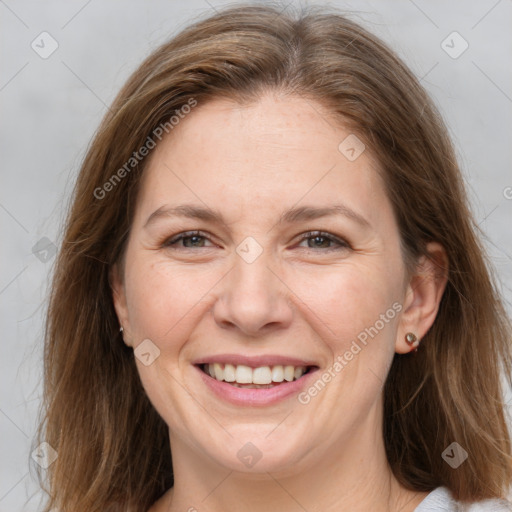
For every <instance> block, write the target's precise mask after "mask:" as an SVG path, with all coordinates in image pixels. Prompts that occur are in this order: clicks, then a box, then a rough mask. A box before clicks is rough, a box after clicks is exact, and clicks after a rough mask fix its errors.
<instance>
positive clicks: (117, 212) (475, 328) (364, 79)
mask: <svg viewBox="0 0 512 512" xmlns="http://www.w3.org/2000/svg"><path fill="white" fill-rule="evenodd" d="M268 91H275V92H279V93H282V94H289V95H296V96H299V97H302V98H305V99H307V100H312V101H315V102H317V104H319V105H321V106H323V107H325V108H326V109H327V111H328V112H329V113H332V114H333V116H335V117H336V118H337V119H338V120H339V122H340V123H341V125H343V126H345V127H348V128H349V129H350V130H352V132H353V133H356V134H357V136H358V137H359V138H360V139H361V140H362V141H363V142H364V143H365V144H366V146H367V148H369V150H370V151H371V152H372V153H373V154H374V155H376V157H377V160H378V162H379V164H380V166H379V167H380V168H379V172H380V173H382V176H383V177H384V186H385V192H386V194H387V196H388V198H389V200H390V202H391V204H392V206H393V210H394V214H395V216H396V220H397V224H398V228H399V231H400V237H401V243H402V249H403V253H404V262H405V264H406V268H412V265H413V264H414V263H415V262H417V261H418V258H420V257H421V256H423V255H426V256H428V253H427V249H426V244H427V243H428V242H430V241H436V242H438V243H440V244H441V245H442V246H443V247H444V248H445V250H446V254H447V258H448V261H449V268H448V271H447V273H448V280H447V284H446V288H445V291H444V294H443V296H442V299H441V302H440V305H439V311H438V314H437V317H436V319H435V321H434V323H433V325H432V327H431V328H430V329H429V331H428V332H427V334H426V335H425V337H424V338H423V340H422V343H421V346H420V348H419V350H418V352H417V353H416V354H415V355H414V356H408V355H400V354H395V356H394V359H393V361H392V365H391V368H390V371H389V374H388V378H387V381H386V383H385V387H384V390H383V393H384V418H383V426H382V428H383V436H384V443H385V449H386V453H387V458H388V461H389V464H390V467H391V469H392V471H393V474H394V476H395V477H396V478H397V480H398V481H399V482H400V483H401V484H402V485H403V486H405V487H406V488H408V489H411V490H415V491H421V492H426V491H431V490H433V489H435V488H436V487H438V486H441V485H444V486H446V487H448V488H449V489H450V490H451V492H452V493H453V495H454V496H455V498H456V499H459V500H461V501H468V502H472V501H477V500H480V499H485V498H498V497H504V496H505V495H506V492H508V489H509V487H510V485H511V483H512V454H511V439H510V432H509V430H508V428H507V420H506V414H505V407H504V403H503V389H502V385H501V384H500V379H499V374H500V372H504V373H505V374H506V376H507V382H508V381H510V380H512V378H511V377H510V376H511V375H512V349H511V339H512V336H511V324H510V320H509V318H508V317H507V314H506V311H505V309H504V306H503V302H502V299H501V297H500V294H499V291H498V288H497V285H496V280H495V277H494V271H493V269H492V266H491V264H490V261H489V259H488V256H486V252H485V249H484V246H483V244H482V242H481V241H480V239H481V235H482V233H481V232H480V231H479V228H478V226H477V225H476V222H475V221H474V218H473V216H472V213H471V210H470V207H469V204H468V198H467V194H466V191H465V187H464V183H463V180H462V177H461V172H460V169H459V167H458V164H457V161H456V157H455V153H454V149H453V146H452V143H451V141H450V138H449V136H448V132H447V129H446V127H445V124H444V123H443V121H442V119H441V116H440V114H439V112H438V110H437V109H436V107H435V105H434V103H433V102H432V100H431V99H430V98H429V97H428V95H427V93H426V92H425V90H424V89H423V88H422V86H421V85H420V83H419V81H418V80H417V78H416V77H415V76H414V75H413V74H412V72H411V71H410V70H409V69H408V68H407V67H406V66H405V65H404V64H403V63H402V61H401V60H400V59H399V58H398V57H397V56H396V54H395V53H394V52H393V51H392V50H390V49H389V48H388V47H387V46H386V45H385V44H384V43H383V42H382V41H380V40H379V39H378V38H377V37H375V36H373V35H372V34H370V33H369V32H367V31H366V30H365V29H363V28H362V27H361V26H359V25H358V24H356V23H354V22H353V21H351V20H350V19H348V18H346V17H345V16H343V15H342V14H340V12H338V11H335V10H334V9H330V8H327V7H324V8H318V7H317V8H311V7H309V8H307V9H302V10H301V12H300V13H299V14H296V13H292V14H290V13H289V12H287V11H281V9H279V8H278V7H277V6H271V5H265V6H263V5H254V4H238V5H236V6H231V7H229V8H227V9H226V8H224V9H223V10H221V11H219V12H217V13H216V14H214V15H213V16H210V17H208V18H204V19H199V20H195V21H194V23H193V24H191V25H189V26H188V27H186V28H185V29H183V30H182V31H181V32H180V33H178V34H177V35H176V36H174V37H173V38H172V39H171V40H170V41H168V42H166V43H165V44H163V45H162V46H160V47H159V48H158V49H156V50H155V51H154V52H153V53H152V54H151V55H150V56H149V57H147V58H146V60H145V61H144V62H143V63H142V64H141V65H140V67H139V68H138V69H137V70H136V71H135V72H134V73H133V74H132V75H131V77H130V78H129V79H128V81H127V83H126V84H125V85H124V86H123V88H122V89H121V91H120V92H119V94H118V95H117V97H116V98H115V100H114V102H113V104H112V106H111V107H110V109H109V111H108V112H107V114H106V115H105V117H104V119H103V121H102V123H101V125H100V127H99V129H98V131H97V133H96V134H95V136H94V139H93V142H92V144H91V146H90V147H89V149H88V152H87V154H86V156H85V158H84V161H83V164H82V167H81V170H80V172H79V175H78V178H77V181H76V184H75V188H74V192H73V197H72V200H71V204H70V208H69V211H68V213H67V219H66V226H65V230H64V235H63V240H62V245H61V248H60V252H59V255H58V258H57V260H56V266H55V272H54V275H53V281H52V288H51V293H50V297H49V305H48V311H47V318H46V325H45V346H44V390H43V401H42V406H41V418H40V423H39V428H38V432H37V434H38V437H37V442H38V443H40V442H43V441H46V442H47V443H49V444H50V445H51V446H52V447H53V448H54V449H55V450H56V451H57V453H58V458H57V459H56V460H55V462H53V464H51V465H50V466H49V467H48V469H47V471H46V474H45V475H44V478H45V479H46V480H47V481H43V480H44V479H43V476H42V475H41V473H39V480H40V485H41V486H42V487H43V488H44V490H45V491H46V492H47V493H48V495H49V498H48V502H47V504H46V508H45V512H48V510H50V509H51V508H52V507H58V508H59V510H61V511H62V512H69V511H73V512H85V511H87V512H96V511H97V512H100V511H101V512H105V511H108V510H135V511H137V512H138V511H140V512H146V511H147V509H148V508H149V507H150V506H151V505H152V504H153V503H154V502H155V501H156V500H157V499H158V498H159V497H160V496H161V495H162V494H163V493H164V492H165V491H166V490H167V489H168V488H169V487H171V486H172V485H173V481H174V480H173V473H172V463H171V450H170V445H169V432H168V427H167V425H166V424H165V422H164V420H163V419H162V418H161V417H160V415H159V414H158V413H157V411H156V410H155V409H154V407H153V405H152V404H151V402H150V401H149V399H148V397H147V395H146V393H145V391H144V389H143V387H142V385H141V382H140V378H139V375H138V373H137V368H136V365H135V362H134V355H133V350H132V349H131V348H129V347H127V346H125V345H124V343H123V342H122V339H121V337H120V334H119V324H118V320H117V317H116V314H115V310H114V306H113V299H112V289H111V281H110V277H109V276H110V272H111V269H112V268H113V265H114V264H116V263H117V262H122V259H123V254H124V251H125V247H126V242H127V238H128V234H129V232H130V226H131V222H132V219H133V214H134V208H135V202H136V200H137V194H138V189H139V183H140V178H141V176H142V175H143V172H144V168H145V165H146V163H147V159H141V160H140V161H139V160H138V159H137V161H136V162H135V163H134V161H131V160H130V159H132V158H133V156H134V154H135V152H137V151H138V150H139V148H141V147H142V146H144V144H145V143H146V142H147V140H148V137H152V134H153V133H154V132H155V130H156V129H157V128H158V127H159V126H162V125H165V123H167V125H166V126H168V125H169V123H168V120H169V118H170V117H171V116H172V115H174V114H175V113H176V112H177V111H180V109H182V108H183V106H184V105H186V104H187V103H189V104H190V102H191V101H192V100H195V101H197V104H198V105H199V106H200V105H202V104H204V103H206V102H207V101H209V100H212V99H216V98H228V99H231V100H233V101H238V102H239V103H243V102H245V103H247V102H251V101H252V102H254V101H257V100H258V99H259V98H261V95H262V94H264V93H265V92H268ZM166 131H168V130H166ZM127 162H131V163H130V167H131V168H130V169H129V171H127V172H125V173H121V174H122V179H119V180H116V181H115V182H113V180H112V178H113V176H114V174H116V172H117V175H118V176H120V177H121V174H119V172H120V170H121V169H122V168H123V166H124V169H125V170H126V163H127ZM107 182H109V183H111V186H110V187H107V186H104V184H106V183H107ZM102 187H103V188H102ZM107 188H108V190H109V192H108V196H107V197H102V195H103V196H104V195H105V193H104V192H102V193H101V194H100V193H98V190H100V189H102V190H107ZM453 442H457V443H459V444H460V445H461V446H462V447H463V448H464V449H465V450H466V451H467V452H468V454H469V457H468V458H467V460H466V461H465V462H464V463H463V464H462V465H460V466H459V467H458V468H457V469H456V470H454V469H452V468H451V467H450V466H449V465H448V464H447V463H446V462H445V461H444V460H443V458H442V453H443V451H444V450H445V449H446V448H447V447H448V446H449V445H450V444H451V443H453Z"/></svg>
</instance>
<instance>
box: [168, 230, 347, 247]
mask: <svg viewBox="0 0 512 512" xmlns="http://www.w3.org/2000/svg"><path fill="white" fill-rule="evenodd" d="M193 237H201V238H205V239H207V240H210V239H209V238H208V237H207V236H206V235H205V234H204V233H203V232H201V231H185V232H183V233H179V234H178V235H175V236H172V237H170V238H168V239H166V240H165V241H164V242H163V244H162V247H167V248H171V249H174V248H176V247H177V246H176V243H177V242H180V241H181V240H184V239H187V238H193ZM316 237H319V238H325V239H326V240H329V241H330V242H334V243H336V244H338V245H339V247H327V248H325V249H324V252H330V251H339V250H341V249H350V248H351V247H350V244H349V243H348V242H347V241H345V240H343V239H341V238H338V237H336V236H334V235H331V234H330V233H326V232H325V231H308V232H307V233H303V234H302V235H301V238H300V240H299V242H303V241H304V240H308V239H310V238H316ZM210 241H211V240H210ZM173 246H175V247H173ZM179 249H185V250H187V249H194V248H193V247H180V248H179ZM198 249H203V247H198ZM305 249H311V250H315V248H314V247H305Z"/></svg>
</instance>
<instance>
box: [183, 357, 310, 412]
mask: <svg viewBox="0 0 512 512" xmlns="http://www.w3.org/2000/svg"><path fill="white" fill-rule="evenodd" d="M193 366H194V367H195V368H196V369H197V372H198V375H199V377H200V378H201V380H202V382H203V383H204V384H205V385H206V388H207V389H208V390H209V392H210V393H212V394H213V396H214V397H216V398H217V399H221V400H222V401H223V402H229V403H231V404H233V405H237V406H248V407H254V406H270V405H273V404H276V403H278V402H281V401H283V400H285V399H286V398H293V397H294V396H295V397H296V396H297V395H298V394H299V393H300V392H301V391H303V389H304V388H305V387H306V386H307V385H308V383H309V382H310V379H311V378H314V377H312V375H313V374H314V373H316V371H318V370H319V366H318V365H317V364H315V363H314V362H313V361H307V360H301V359H295V358H290V357H286V356H256V357H247V356H242V355H236V354H224V355H222V354H218V355H215V356H210V357H205V358H201V359H199V360H195V361H193Z"/></svg>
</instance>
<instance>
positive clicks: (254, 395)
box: [195, 366, 318, 406]
mask: <svg viewBox="0 0 512 512" xmlns="http://www.w3.org/2000/svg"><path fill="white" fill-rule="evenodd" d="M195 368H196V370H197V371H198V372H199V374H200V376H201V378H202V379H203V382H204V383H205V384H206V385H207V386H208V388H209V389H210V390H211V391H212V392H213V393H214V394H215V395H217V396H218V397H220V398H222V399H224V400H226V401H227V402H231V403H232V404H235V405H245V406H265V405H272V404H275V403H277V402H280V401H282V400H285V399H286V398H289V397H291V396H293V395H297V394H298V393H299V392H300V391H301V390H302V389H304V388H305V387H306V385H307V383H308V382H309V380H310V378H311V377H312V375H314V374H315V373H316V372H317V371H318V370H317V369H315V370H310V371H309V372H308V373H306V374H305V375H303V376H302V377H300V379H297V380H294V381H292V382H283V383H281V384H278V385H276V386H274V387H273V388H237V387H235V386H232V385H231V384H228V383H227V382H224V381H219V380H217V379H214V378H213V377H210V376H209V375H207V374H206V373H205V372H203V370H201V369H200V368H199V367H198V366H196V367H195Z"/></svg>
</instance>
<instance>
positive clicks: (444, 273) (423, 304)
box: [395, 242, 448, 354]
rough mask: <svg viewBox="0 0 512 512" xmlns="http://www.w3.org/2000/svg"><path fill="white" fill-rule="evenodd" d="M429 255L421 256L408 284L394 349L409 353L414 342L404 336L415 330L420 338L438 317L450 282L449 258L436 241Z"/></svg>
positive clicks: (400, 352) (429, 244)
mask: <svg viewBox="0 0 512 512" xmlns="http://www.w3.org/2000/svg"><path fill="white" fill-rule="evenodd" d="M426 249H427V254H428V256H422V257H421V258H420V260H419V262H418V264H417V266H416V269H415V271H414V273H413V275H412V276H411V277H410V279H409V283H408V284H407V287H406V292H405V299H404V303H403V306H404V307H403V312H402V315H401V318H400V323H399V326H398V332H397V340H396V343H395V352H397V353H398V354H406V353H408V352H410V351H411V345H409V344H408V343H407V342H406V341H405V335H406V334H407V333H408V332H412V333H414V334H415V335H416V337H417V338H418V341H417V342H416V344H415V345H413V347H416V346H417V345H418V344H419V341H421V339H422V338H423V336H425V334H426V333H427V331H428V330H429V329H430V327H431V326H432V324H433V323H434V320H435V319H436V316H437V312H438V310H439V304H440V302H441V298H442V296H443V293H444V290H445V288H446V283H447V282H448V257H447V256H446V251H445V250H444V248H443V246H442V245H441V244H439V243H437V242H430V243H428V244H427V247H426Z"/></svg>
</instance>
